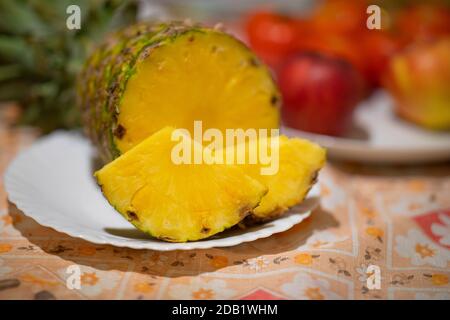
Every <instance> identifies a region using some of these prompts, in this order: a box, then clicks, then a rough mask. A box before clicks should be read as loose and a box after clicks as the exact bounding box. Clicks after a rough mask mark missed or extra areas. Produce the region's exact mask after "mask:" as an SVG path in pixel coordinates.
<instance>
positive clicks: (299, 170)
mask: <svg viewBox="0 0 450 320" xmlns="http://www.w3.org/2000/svg"><path fill="white" fill-rule="evenodd" d="M271 139H272V138H261V139H252V140H250V141H247V142H246V143H241V144H238V145H237V146H234V147H233V150H232V148H230V147H228V148H227V149H226V153H230V152H233V153H234V157H236V158H237V155H238V152H242V153H243V154H244V153H245V154H246V163H244V164H240V167H241V168H242V169H243V171H244V172H245V173H246V174H248V175H249V176H251V177H252V178H254V179H255V180H258V181H259V182H261V183H262V184H264V185H265V186H266V187H267V188H268V190H269V191H268V193H267V194H266V195H265V196H264V197H263V199H262V200H261V203H260V204H259V205H258V207H256V208H255V209H254V210H253V212H252V214H251V215H250V216H249V217H248V218H247V219H246V220H247V221H248V222H261V221H266V220H271V219H274V218H276V217H278V216H280V215H281V214H282V213H284V212H286V211H287V210H288V209H289V208H290V207H293V206H295V205H296V204H298V203H300V202H302V201H303V199H304V198H305V197H306V195H307V193H308V191H309V190H310V189H311V187H312V186H313V185H314V183H315V182H316V180H317V176H318V173H319V170H320V169H321V168H322V167H323V166H324V164H325V159H326V152H325V149H323V148H322V147H320V146H319V145H317V144H315V143H313V142H310V141H308V140H305V139H299V138H291V139H289V138H287V137H286V136H283V135H281V136H279V137H278V139H279V140H278V145H277V144H274V145H272V144H271ZM275 139H276V138H275ZM261 147H262V148H266V147H267V148H268V150H269V156H271V157H272V159H273V160H275V158H274V150H273V148H278V171H277V172H276V173H275V174H268V175H263V174H262V171H261V169H262V168H268V165H267V164H263V163H261V161H260V159H258V161H257V163H255V164H251V163H249V162H250V157H249V152H250V151H251V150H258V152H259V150H260V148H261Z"/></svg>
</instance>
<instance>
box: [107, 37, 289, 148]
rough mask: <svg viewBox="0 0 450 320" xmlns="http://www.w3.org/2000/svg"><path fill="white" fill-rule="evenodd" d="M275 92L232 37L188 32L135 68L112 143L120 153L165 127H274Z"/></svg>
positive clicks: (161, 46) (266, 74) (262, 70)
mask: <svg viewBox="0 0 450 320" xmlns="http://www.w3.org/2000/svg"><path fill="white" fill-rule="evenodd" d="M279 103H280V96H279V92H278V90H277V88H276V86H275V84H274V82H273V80H272V77H271V75H270V73H269V71H268V69H267V68H266V67H265V66H264V65H262V64H261V63H259V61H258V60H257V59H256V57H255V56H254V54H253V53H252V52H251V51H250V50H249V49H248V48H246V47H245V46H244V45H243V44H242V43H241V42H239V41H237V40H236V39H234V38H233V37H231V36H229V35H227V34H225V33H222V32H217V31H207V32H206V31H204V32H202V31H195V30H192V31H189V32H186V33H184V34H181V35H177V36H176V37H174V38H170V39H168V40H165V41H163V42H161V43H160V44H159V45H158V46H155V48H153V49H152V51H151V52H150V54H149V55H148V56H147V57H146V58H145V59H144V60H143V61H142V62H140V63H137V64H136V67H135V70H134V74H133V75H132V76H131V77H130V79H129V80H128V81H127V83H126V90H125V92H124V94H123V96H122V97H121V103H120V108H119V109H120V110H119V114H118V118H117V128H120V130H116V131H115V132H116V133H117V134H115V135H114V144H115V145H116V147H117V149H118V150H119V152H120V153H124V152H126V151H128V150H129V149H131V148H132V147H134V146H135V145H137V144H138V143H140V142H141V141H143V140H144V139H146V138H147V137H148V136H149V135H151V134H153V133H155V132H156V131H158V130H160V129H161V128H163V127H165V126H173V127H176V128H186V129H188V130H190V131H191V133H192V130H193V124H194V121H195V120H201V121H202V122H203V127H204V129H208V128H217V129H220V130H225V129H227V128H243V129H247V128H255V129H259V128H265V129H271V128H278V125H279Z"/></svg>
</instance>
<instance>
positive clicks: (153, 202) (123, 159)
mask: <svg viewBox="0 0 450 320" xmlns="http://www.w3.org/2000/svg"><path fill="white" fill-rule="evenodd" d="M173 130H174V129H173V128H171V127H166V128H164V129H162V130H160V131H158V132H157V133H155V134H153V135H152V136H150V137H148V138H147V139H145V140H144V141H143V142H141V143H140V144H138V145H137V146H136V147H134V148H133V149H131V150H129V151H128V152H126V153H125V154H123V155H122V156H120V157H119V158H117V159H116V160H114V161H112V162H110V163H109V164H107V165H106V166H104V167H103V168H102V169H100V170H99V171H97V172H96V173H95V177H96V178H97V181H98V183H99V185H100V187H101V189H102V192H103V194H104V196H105V197H106V198H107V199H108V201H109V202H110V204H111V205H112V206H113V207H114V208H115V209H116V210H117V211H119V212H120V213H121V214H122V215H123V216H124V217H125V218H126V219H127V220H128V221H130V222H131V223H132V224H133V225H135V226H136V227H137V228H138V229H140V230H142V231H144V232H146V233H148V234H150V235H152V236H154V237H156V238H159V239H162V240H165V241H171V242H185V241H193V240H199V239H203V238H206V237H210V236H212V235H214V234H216V233H218V232H221V231H223V230H224V229H227V228H229V227H232V226H234V225H236V224H237V223H239V222H240V221H241V220H242V219H243V218H244V217H245V216H247V215H248V214H250V212H251V211H252V210H253V209H254V208H255V207H256V206H257V205H258V204H259V203H260V201H261V199H262V197H263V196H264V195H265V194H266V193H267V188H266V187H265V186H264V185H263V184H262V183H260V182H259V181H257V180H255V179H253V178H251V177H249V176H248V175H246V174H244V173H243V171H242V169H241V168H239V167H238V166H233V165H231V166H230V165H219V164H211V165H207V164H201V165H199V164H180V165H176V164H174V162H173V161H172V158H171V152H172V150H173V147H174V146H175V144H176V142H174V141H172V140H171V135H172V132H173ZM191 141H192V143H193V144H197V145H196V147H197V148H194V152H202V150H203V147H202V146H201V144H199V143H198V142H195V141H193V140H191Z"/></svg>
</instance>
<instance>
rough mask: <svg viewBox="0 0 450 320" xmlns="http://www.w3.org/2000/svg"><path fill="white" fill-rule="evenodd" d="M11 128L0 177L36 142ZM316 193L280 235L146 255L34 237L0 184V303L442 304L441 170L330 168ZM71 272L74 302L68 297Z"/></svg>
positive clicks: (3, 143) (52, 235) (445, 256)
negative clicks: (315, 202) (311, 205)
mask: <svg viewBox="0 0 450 320" xmlns="http://www.w3.org/2000/svg"><path fill="white" fill-rule="evenodd" d="M15 117H16V115H15V111H14V109H13V108H0V176H1V177H3V172H4V170H5V169H6V167H7V165H8V163H9V162H10V161H11V160H12V159H13V158H14V156H15V155H16V154H17V152H19V151H20V150H21V149H23V148H26V147H27V146H28V145H30V144H31V143H32V142H33V141H34V140H35V139H36V137H37V132H36V131H35V130H33V129H30V128H24V127H21V128H18V127H12V126H11V122H13V120H12V119H14V118H15ZM2 180H3V179H2ZM319 183H320V184H321V188H322V195H321V205H320V207H319V208H318V209H316V210H315V211H314V212H313V214H312V216H311V217H310V218H308V219H307V220H306V221H305V222H303V223H301V224H299V225H297V226H295V227H293V228H292V229H290V230H288V231H286V232H283V233H280V234H275V235H273V236H271V237H269V238H266V239H260V240H257V241H254V242H251V243H244V244H241V245H238V246H235V247H230V248H217V249H208V250H193V251H173V252H156V251H150V250H133V249H126V248H116V247H113V246H109V245H96V244H92V243H89V242H86V241H84V240H81V239H77V238H72V237H70V236H67V235H65V234H62V233H58V232H56V231H54V230H52V229H49V228H46V227H42V226H40V225H38V224H37V223H36V222H34V220H32V219H31V218H28V217H27V216H25V215H24V214H23V213H22V212H21V211H19V210H18V209H17V208H16V207H15V206H14V204H12V203H10V202H9V201H8V200H7V196H6V193H5V190H4V187H3V182H1V183H0V299H15V298H18V299H50V298H56V299H411V298H412V299H414V298H416V299H450V284H449V278H450V267H449V265H450V263H449V262H450V211H449V208H450V164H448V163H447V164H440V165H431V166H423V167H400V166H396V167H366V166H363V165H356V164H342V163H340V164H336V163H329V164H328V165H327V166H326V167H325V169H324V170H323V171H322V172H321V175H320V179H319ZM72 265H76V266H78V267H79V271H80V276H81V277H79V279H80V280H81V289H80V290H77V289H70V284H74V283H75V284H76V282H73V279H74V278H73V277H71V275H73V274H75V273H71V272H76V271H73V270H74V269H70V268H69V269H68V267H70V266H72ZM370 265H374V266H376V267H379V270H380V273H381V288H380V289H379V290H377V289H373V288H372V289H371V288H369V287H370V285H368V281H367V279H368V278H370V279H372V278H373V277H374V275H375V273H373V271H370V269H369V271H368V270H367V268H368V266H370ZM376 267H375V268H376ZM369 283H371V282H370V281H369Z"/></svg>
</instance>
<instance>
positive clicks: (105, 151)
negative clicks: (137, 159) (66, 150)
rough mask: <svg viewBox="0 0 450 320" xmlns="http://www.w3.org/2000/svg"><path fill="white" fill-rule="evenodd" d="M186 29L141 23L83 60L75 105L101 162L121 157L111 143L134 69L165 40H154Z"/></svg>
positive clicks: (120, 32) (120, 33)
mask: <svg viewBox="0 0 450 320" xmlns="http://www.w3.org/2000/svg"><path fill="white" fill-rule="evenodd" d="M164 29H166V30H167V31H166V32H167V34H168V35H169V34H170V33H176V32H181V31H182V30H187V29H188V27H187V26H184V25H183V24H173V25H171V26H169V25H166V24H158V25H152V24H148V23H141V24H136V25H133V26H130V27H128V28H126V29H124V30H121V31H118V32H116V33H114V34H112V35H111V36H110V37H108V38H107V39H106V41H105V42H104V43H103V44H102V45H101V46H100V47H99V48H98V49H97V50H96V51H95V52H94V53H93V54H92V55H91V57H90V58H89V59H88V60H87V61H86V64H85V67H84V69H83V71H82V72H81V73H80V77H79V79H78V81H77V83H78V85H77V91H78V95H77V96H78V105H79V106H80V108H81V115H82V121H83V123H84V128H85V131H86V134H87V135H88V136H89V137H90V139H91V141H92V142H93V143H94V145H96V146H97V147H98V151H99V154H100V157H101V159H102V160H103V161H104V162H109V161H111V160H113V159H115V158H117V157H118V156H119V155H120V152H119V150H118V149H117V148H116V146H115V144H114V132H116V134H117V115H118V113H119V110H120V109H119V103H120V97H121V96H122V95H123V92H124V90H125V87H126V82H127V80H128V78H129V77H130V76H131V75H132V74H133V68H134V66H135V65H136V63H139V60H140V59H143V58H145V56H147V55H149V54H150V52H151V50H152V48H153V47H154V46H156V45H157V44H158V43H159V42H160V41H162V40H163V39H164V38H163V37H159V38H158V39H153V37H154V36H155V35H156V34H157V33H158V32H160V31H162V30H164Z"/></svg>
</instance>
